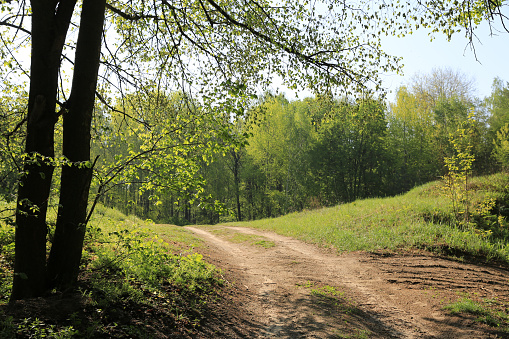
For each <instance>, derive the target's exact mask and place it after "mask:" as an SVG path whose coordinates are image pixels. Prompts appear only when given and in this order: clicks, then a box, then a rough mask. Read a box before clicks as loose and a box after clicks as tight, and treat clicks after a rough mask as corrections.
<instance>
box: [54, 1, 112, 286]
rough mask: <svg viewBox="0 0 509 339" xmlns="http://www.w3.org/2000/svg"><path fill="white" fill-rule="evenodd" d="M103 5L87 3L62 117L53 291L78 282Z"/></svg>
mask: <svg viewBox="0 0 509 339" xmlns="http://www.w3.org/2000/svg"><path fill="white" fill-rule="evenodd" d="M105 6H106V1H105V0H85V1H83V6H82V12H81V22H80V31H79V35H78V42H77V46H76V55H75V64H74V77H73V83H72V89H71V95H70V97H69V101H68V111H67V112H66V113H65V114H64V118H63V119H64V124H63V131H64V132H63V154H64V156H65V157H66V158H67V159H68V160H69V161H70V165H69V166H64V167H63V168H62V176H61V187H60V203H59V209H58V216H57V223H56V228H55V237H54V241H53V245H52V247H51V252H50V256H49V260H48V278H49V283H50V286H51V287H58V288H60V289H65V288H67V287H69V286H71V285H73V284H74V283H75V281H76V278H77V277H78V273H79V266H80V261H81V253H82V248H83V240H84V237H85V229H86V217H87V205H88V195H89V189H90V182H91V180H92V167H91V164H90V129H91V122H92V113H93V110H94V103H95V90H96V86H97V75H98V70H99V61H100V55H101V41H102V40H101V39H102V34H103V30H104V15H105Z"/></svg>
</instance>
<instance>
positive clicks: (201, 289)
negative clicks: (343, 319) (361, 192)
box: [0, 174, 509, 338]
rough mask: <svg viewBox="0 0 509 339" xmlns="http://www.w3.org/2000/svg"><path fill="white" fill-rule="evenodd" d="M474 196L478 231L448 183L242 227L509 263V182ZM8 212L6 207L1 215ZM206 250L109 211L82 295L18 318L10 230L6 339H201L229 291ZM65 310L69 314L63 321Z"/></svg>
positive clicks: (97, 223)
mask: <svg viewBox="0 0 509 339" xmlns="http://www.w3.org/2000/svg"><path fill="white" fill-rule="evenodd" d="M470 188H471V190H470V192H469V194H470V198H469V200H470V204H469V209H470V211H471V214H472V216H471V218H470V221H471V222H472V223H471V224H469V225H467V226H461V227H458V224H457V222H456V221H455V217H454V213H453V210H452V207H451V203H450V199H449V198H447V197H445V196H443V195H442V194H441V193H440V191H441V184H440V183H430V184H427V185H424V186H421V187H418V188H416V189H414V190H412V191H410V192H409V193H407V194H404V195H401V196H397V197H391V198H383V199H367V200H362V201H357V202H353V203H349V204H344V205H339V206H336V207H331V208H323V209H319V210H314V211H305V212H301V213H293V214H289V215H286V216H284V217H280V218H275V219H264V220H258V221H253V222H243V223H232V225H238V226H243V227H254V228H261V229H267V230H273V231H275V232H278V233H280V234H283V235H288V236H292V237H295V238H299V239H302V240H304V241H307V242H311V243H316V244H318V245H320V246H326V247H333V248H336V249H337V250H338V251H340V252H342V251H357V250H366V251H374V250H396V249H401V248H403V249H405V248H412V247H417V248H426V249H431V250H437V251H447V252H448V253H451V252H452V253H455V254H460V255H462V254H466V255H474V256H482V257H485V258H487V259H490V258H494V259H497V260H500V261H503V262H505V263H508V262H509V248H508V246H507V243H508V241H507V240H509V232H508V231H507V229H508V225H507V222H506V221H505V220H503V218H499V216H498V212H499V211H501V210H503V208H504V207H505V206H509V198H508V197H509V176H507V175H502V174H497V175H494V176H489V177H482V178H476V179H475V180H473V181H472V183H471V185H470ZM5 207H6V205H5V204H4V203H2V202H0V211H1V210H3V209H4V208H5ZM488 211H489V212H490V213H488ZM474 222H475V223H474ZM199 246H201V242H200V240H198V239H197V238H195V237H194V236H193V235H192V234H191V233H190V232H188V231H187V230H185V229H183V228H181V227H176V226H169V225H154V224H151V223H146V222H143V221H141V220H139V219H137V218H134V217H127V216H124V215H122V214H121V213H120V212H118V211H115V210H112V209H108V208H104V207H99V208H98V210H97V213H96V214H95V216H94V218H93V220H92V222H91V225H90V227H89V232H88V234H87V240H86V245H85V251H84V259H83V267H82V270H83V274H82V275H81V277H80V284H79V293H74V294H71V295H69V296H62V295H59V294H56V295H55V294H53V295H49V296H48V297H47V299H46V301H44V302H43V304H44V305H48V304H51V303H60V304H58V305H56V306H55V305H53V306H52V307H50V308H49V310H47V309H44V307H42V306H41V305H40V304H37V303H36V304H27V305H25V306H24V308H23V307H21V308H20V309H19V310H18V311H16V312H14V313H12V314H14V316H12V317H10V316H8V314H9V313H6V308H5V305H6V301H7V296H8V291H9V290H10V281H11V280H12V259H13V249H14V248H13V228H12V226H8V225H6V224H5V222H2V221H0V291H1V292H2V295H0V337H9V336H13V335H16V334H17V335H18V336H19V337H30V336H34V335H35V336H43V335H50V334H52V335H53V336H55V337H61V338H66V337H69V338H70V337H83V338H96V337H109V338H115V337H116V338H123V337H126V336H127V337H129V336H132V337H139V336H141V337H152V336H154V337H157V336H161V335H165V334H169V333H174V334H175V335H181V336H184V337H186V336H188V335H191V336H192V335H193V333H196V332H195V331H199V324H200V323H201V321H202V320H203V319H206V318H207V317H209V316H210V313H209V312H210V309H208V306H207V305H209V304H210V301H213V300H214V299H215V298H216V297H215V294H214V293H215V291H217V290H218V288H219V287H220V286H221V279H219V278H218V275H217V272H216V271H215V269H214V268H213V267H212V266H211V265H209V264H207V263H205V262H204V261H203V260H202V258H201V257H200V256H197V255H192V254H191V253H192V252H193V248H195V247H199ZM62 303H64V304H62ZM65 303H67V304H65ZM212 304H213V303H212ZM23 305H24V304H22V305H21V306H23ZM64 306H65V307H71V308H72V307H74V308H75V309H74V308H72V310H69V309H64ZM60 308H62V309H63V312H62V314H59V312H55V310H58V309H60ZM9 312H11V311H9Z"/></svg>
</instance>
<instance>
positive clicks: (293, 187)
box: [104, 70, 509, 224]
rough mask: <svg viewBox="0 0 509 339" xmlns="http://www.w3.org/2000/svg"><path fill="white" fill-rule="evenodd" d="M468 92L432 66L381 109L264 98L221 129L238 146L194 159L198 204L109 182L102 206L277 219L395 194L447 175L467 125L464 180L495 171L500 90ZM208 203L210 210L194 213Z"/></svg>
mask: <svg viewBox="0 0 509 339" xmlns="http://www.w3.org/2000/svg"><path fill="white" fill-rule="evenodd" d="M472 93H473V83H472V82H471V81H469V80H468V79H467V78H466V77H465V76H463V75H461V74H458V73H455V72H452V71H450V70H435V71H434V72H433V73H432V74H429V75H425V76H421V77H415V78H414V79H413V82H412V83H411V84H410V85H409V86H408V87H401V88H399V89H398V91H397V94H396V99H395V102H392V103H389V104H387V103H386V102H385V101H382V100H380V99H377V98H373V97H365V98H360V99H355V100H353V99H352V100H350V99H344V98H335V99H333V100H331V99H329V98H306V99H303V100H297V101H289V100H287V99H286V98H285V97H284V96H283V95H271V94H266V95H265V96H264V97H263V98H261V99H259V100H258V102H257V103H256V104H255V105H253V106H252V107H250V109H249V112H248V113H247V114H246V116H245V117H244V118H242V119H237V120H235V121H234V120H232V121H231V126H230V131H229V133H231V134H233V135H238V136H244V135H246V134H248V135H249V138H248V139H247V142H246V143H242V142H240V143H237V145H236V146H235V147H228V146H227V145H224V147H223V148H221V150H220V151H218V152H212V153H209V154H208V155H207V156H212V158H213V161H212V162H208V161H197V162H195V163H194V164H195V165H196V166H197V170H196V171H195V172H194V175H195V177H199V178H200V179H203V180H202V181H200V182H201V183H203V185H200V187H199V190H200V194H201V196H202V198H203V197H205V199H193V198H192V194H191V195H188V196H187V197H183V196H182V190H170V189H168V190H163V191H159V192H158V193H157V197H155V195H154V192H153V191H151V190H141V191H140V190H139V187H138V186H139V184H136V183H135V184H129V185H120V186H118V187H117V188H116V189H115V190H112V191H110V192H109V193H108V194H107V195H106V197H107V198H105V199H104V202H105V203H107V204H110V205H113V206H115V207H117V208H120V209H123V210H124V211H125V212H128V213H135V214H137V215H139V216H141V217H143V218H150V219H153V220H156V221H158V222H169V223H170V222H171V223H177V224H183V223H216V222H220V221H225V220H248V219H258V218H263V217H276V216H279V215H283V214H286V213H289V212H294V211H300V210H303V209H312V208H317V207H321V206H330V205H334V204H338V203H344V202H349V201H354V200H356V199H359V198H368V197H379V196H390V195H395V194H399V193H402V192H405V191H408V190H409V189H411V188H412V187H414V186H416V185H419V184H422V183H425V182H428V181H431V180H436V179H439V178H441V176H443V175H444V174H446V167H445V164H444V158H445V157H450V156H452V155H453V154H454V152H455V149H454V145H453V143H452V142H453V139H454V135H455V134H456V132H457V131H458V130H460V129H464V128H465V126H466V124H467V123H468V125H469V126H470V127H469V128H470V129H469V133H468V136H469V139H470V140H469V142H470V143H471V144H472V146H473V148H472V152H473V156H474V157H475V162H474V167H473V174H475V175H480V174H486V173H492V172H496V171H499V170H501V169H502V167H503V166H505V165H504V164H507V163H509V162H508V161H507V160H506V159H509V152H508V151H509V141H508V136H509V129H508V127H504V126H505V125H506V123H508V122H509V85H508V84H504V83H503V82H502V81H501V80H499V79H496V80H495V81H494V84H493V92H492V95H491V96H490V97H488V98H485V99H484V100H479V99H477V98H475V97H474V96H473V95H472ZM188 156H191V154H189V155H188ZM194 156H197V157H198V158H200V157H201V154H200V153H199V152H198V153H196V154H194ZM140 175H141V173H140ZM194 193H196V192H194ZM207 197H208V199H209V200H207ZM151 199H153V201H152V200H151ZM204 201H205V204H204ZM207 201H208V202H207ZM212 201H216V204H215V205H214V206H215V207H216V208H203V207H204V205H208V206H209V207H211V206H212V205H213V203H212ZM217 207H219V208H217ZM221 207H222V208H221ZM225 212H228V213H226V214H225Z"/></svg>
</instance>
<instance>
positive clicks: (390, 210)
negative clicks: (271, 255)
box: [228, 174, 509, 263]
mask: <svg viewBox="0 0 509 339" xmlns="http://www.w3.org/2000/svg"><path fill="white" fill-rule="evenodd" d="M441 185H442V184H441V183H440V182H433V183H429V184H426V185H423V186H420V187H417V188H415V189H413V190H412V191H410V192H408V193H406V194H404V195H400V196H396V197H389V198H376V199H366V200H360V201H356V202H352V203H348V204H342V205H338V206H335V207H330V208H322V209H318V210H311V211H304V212H300V213H292V214H288V215H286V216H283V217H279V218H274V219H262V220H256V221H249V222H234V223H229V224H228V225H232V226H241V227H251V228H258V229H264V230H270V231H274V232H276V233H279V234H282V235H286V236H290V237H294V238H297V239H300V240H303V241H306V242H309V243H314V244H317V245H319V246H324V247H331V248H334V249H336V250H337V251H338V252H348V251H377V250H390V251H395V250H399V249H402V248H403V249H405V248H424V249H428V250H432V251H438V252H441V253H449V254H455V255H459V256H462V255H472V256H477V257H484V258H486V259H495V260H499V261H503V262H505V263H509V247H508V245H507V244H508V240H509V232H508V228H507V222H506V221H505V219H503V218H500V217H499V216H498V215H497V212H498V210H499V209H501V208H504V207H505V206H509V176H508V175H505V174H497V175H492V176H486V177H479V178H474V179H473V180H472V181H471V183H470V191H469V194H470V195H469V196H470V198H469V199H470V200H469V202H468V204H469V210H470V211H471V213H470V215H469V218H470V220H471V222H470V223H469V224H468V225H466V226H465V225H462V226H460V223H459V221H458V220H457V218H456V217H455V215H454V213H453V211H452V206H451V203H450V201H448V199H447V197H445V196H443V195H442V194H441V193H440V191H441V189H442V187H441ZM486 206H488V207H486Z"/></svg>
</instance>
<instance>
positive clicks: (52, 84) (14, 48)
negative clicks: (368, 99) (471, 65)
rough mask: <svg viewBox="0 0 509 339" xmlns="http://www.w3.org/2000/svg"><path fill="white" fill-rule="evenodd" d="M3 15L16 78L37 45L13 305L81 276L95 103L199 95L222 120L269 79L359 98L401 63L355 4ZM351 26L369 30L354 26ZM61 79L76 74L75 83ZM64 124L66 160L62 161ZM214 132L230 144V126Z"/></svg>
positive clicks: (170, 6)
mask: <svg viewBox="0 0 509 339" xmlns="http://www.w3.org/2000/svg"><path fill="white" fill-rule="evenodd" d="M1 13H2V17H1V18H0V28H2V32H1V35H2V43H3V47H4V48H5V49H4V48H2V57H3V58H4V60H6V62H7V64H9V65H14V66H13V67H18V69H19V71H18V74H19V75H20V76H23V75H28V72H27V71H26V70H25V69H24V66H23V61H22V60H21V59H20V58H19V54H17V53H22V51H23V46H21V45H17V41H19V40H18V39H19V36H20V35H23V34H24V35H25V38H24V39H25V40H28V41H29V44H30V46H31V57H30V72H29V79H28V80H29V82H30V85H29V91H28V92H29V96H28V104H27V119H26V141H25V151H24V155H23V158H24V159H25V161H24V164H23V171H22V173H23V174H22V176H21V178H20V184H19V187H18V192H17V194H18V196H17V212H16V225H17V227H16V247H15V251H16V256H15V267H14V284H13V292H12V295H11V298H12V299H13V300H15V299H22V298H28V297H33V296H39V295H42V294H43V293H44V291H45V290H46V289H48V288H52V287H57V288H61V289H64V288H67V287H68V286H70V285H72V284H73V283H74V281H75V280H76V277H77V274H78V271H79V263H80V259H81V251H82V243H83V237H84V234H85V230H86V222H87V205H88V196H89V188H90V185H91V180H92V174H93V169H94V162H92V161H91V158H90V138H91V121H92V118H93V114H94V104H95V100H96V98H97V99H99V100H100V101H101V102H103V104H105V105H106V106H107V107H109V108H110V109H112V110H115V109H116V108H115V107H113V106H111V105H110V104H109V103H110V102H111V100H110V99H109V98H108V93H112V95H113V96H116V95H117V94H120V95H123V94H124V92H125V91H126V90H127V89H129V90H132V89H140V88H143V87H144V86H145V85H146V84H147V83H151V84H157V86H156V88H157V89H161V88H168V89H174V90H175V91H176V90H179V91H181V92H182V93H185V94H186V97H187V98H190V99H191V100H195V98H196V100H199V101H200V102H201V103H202V105H201V107H204V109H205V110H206V111H208V112H223V113H224V116H225V117H227V118H226V119H225V122H227V121H228V119H229V118H230V116H231V115H235V114H238V115H242V114H243V109H244V107H245V106H246V102H247V100H248V99H249V98H250V95H252V94H253V93H254V91H255V89H256V87H257V86H259V85H261V86H264V85H267V84H269V83H270V82H271V76H272V75H273V74H277V75H281V76H283V77H284V79H285V82H286V83H287V84H288V85H289V86H291V87H296V86H306V87H310V88H312V89H313V90H315V91H317V92H324V93H325V92H330V91H332V90H333V88H335V87H337V86H342V87H343V88H344V89H345V90H347V91H350V92H353V91H354V88H365V86H366V85H367V84H369V83H371V84H373V87H378V86H380V81H379V80H378V78H377V73H378V72H379V71H380V69H382V70H385V71H393V70H396V69H397V67H398V65H397V58H390V57H389V56H387V55H385V54H384V53H383V52H382V51H381V50H380V47H379V40H378V37H377V35H376V34H375V33H374V32H373V33H370V32H368V31H367V29H368V28H369V25H367V22H369V20H370V14H367V13H366V12H363V11H357V10H356V9H355V8H351V7H348V6H337V7H335V6H331V7H330V13H329V15H327V16H323V15H321V14H320V13H318V11H317V10H315V8H314V7H313V6H309V5H306V4H305V3H299V2H294V1H284V2H283V3H281V4H278V5H277V6H275V5H272V3H271V2H270V1H263V0H260V1H246V2H233V1H215V0H203V1H202V0H196V1H188V2H182V3H181V2H176V1H175V2H170V1H166V0H161V1H154V2H150V3H149V2H146V1H142V0H139V1H136V0H131V1H127V2H125V1H116V0H111V1H108V2H106V0H83V1H82V2H78V1H76V0H44V1H43V0H32V1H31V2H30V3H27V2H26V1H23V0H20V1H8V2H3V3H2V7H1ZM105 19H106V20H105ZM355 25H358V27H360V28H361V29H362V27H364V32H365V33H366V34H365V35H364V36H361V35H360V34H361V33H362V31H361V30H352V27H353V26H355ZM71 31H72V32H73V34H69V33H70V32H71ZM76 33H77V34H76ZM76 36H77V39H76V40H74V39H75V37H76ZM6 51H7V52H6ZM100 65H102V66H101V67H100ZM71 66H72V67H71ZM247 66H249V67H247ZM99 70H101V73H99ZM64 71H67V72H71V74H72V82H71V83H70V86H69V85H68V83H67V82H66V81H65V80H66V75H65V74H64ZM267 71H270V72H267ZM99 74H100V76H99ZM98 79H101V82H100V83H98ZM57 106H58V107H59V110H58V111H57ZM126 117H127V115H126ZM60 118H62V119H63V145H62V154H63V158H62V159H57V158H56V157H55V125H56V123H57V121H58V120H59V119H60ZM218 133H219V134H220V135H221V134H222V135H223V136H224V137H225V138H228V136H227V135H225V134H224V130H222V131H219V132H218ZM55 166H61V167H62V174H61V180H60V187H59V192H60V198H59V200H60V201H59V209H58V216H57V222H56V229H55V236H54V240H53V242H52V244H51V252H50V255H49V259H48V263H46V245H47V244H46V236H47V225H46V212H47V208H48V201H49V192H50V188H51V185H52V179H53V172H54V169H55Z"/></svg>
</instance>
